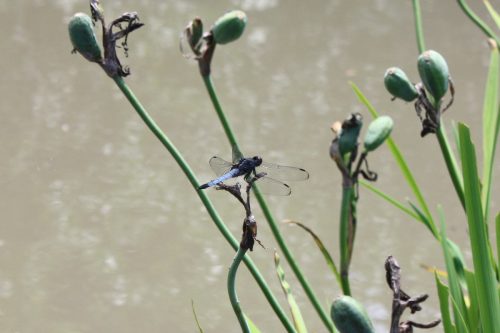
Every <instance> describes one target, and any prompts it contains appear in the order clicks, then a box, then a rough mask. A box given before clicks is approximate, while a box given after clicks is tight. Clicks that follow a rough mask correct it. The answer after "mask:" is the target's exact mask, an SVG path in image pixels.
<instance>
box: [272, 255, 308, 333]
mask: <svg viewBox="0 0 500 333" xmlns="http://www.w3.org/2000/svg"><path fill="white" fill-rule="evenodd" d="M274 265H275V267H276V274H277V275H278V279H279V281H280V285H281V288H282V289H283V292H284V293H285V296H286V300H287V302H288V306H289V307H290V312H291V313H292V319H293V322H294V324H295V328H296V329H297V333H307V328H306V324H305V323H304V318H302V313H301V312H300V308H299V305H298V304H297V302H296V301H295V297H293V294H292V289H291V288H290V284H289V283H288V282H287V281H286V279H285V271H284V270H283V268H282V267H281V265H280V256H279V255H278V252H276V251H274Z"/></svg>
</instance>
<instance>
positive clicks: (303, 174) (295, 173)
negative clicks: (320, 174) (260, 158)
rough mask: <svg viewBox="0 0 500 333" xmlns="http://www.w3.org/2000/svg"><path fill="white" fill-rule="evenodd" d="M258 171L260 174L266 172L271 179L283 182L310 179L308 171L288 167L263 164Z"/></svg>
mask: <svg viewBox="0 0 500 333" xmlns="http://www.w3.org/2000/svg"><path fill="white" fill-rule="evenodd" d="M257 170H258V172H265V173H266V174H267V175H268V176H269V177H272V178H276V179H281V180H306V179H309V173H308V172H307V171H306V170H304V169H302V168H296V167H291V166H286V165H279V164H274V163H268V162H262V164H261V165H260V166H259V167H258V168H257Z"/></svg>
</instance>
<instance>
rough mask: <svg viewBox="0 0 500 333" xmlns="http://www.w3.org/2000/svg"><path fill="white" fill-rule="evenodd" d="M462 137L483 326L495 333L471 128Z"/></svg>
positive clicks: (493, 287) (461, 129) (499, 304)
mask: <svg viewBox="0 0 500 333" xmlns="http://www.w3.org/2000/svg"><path fill="white" fill-rule="evenodd" d="M458 133H459V136H460V147H461V149H460V150H461V155H462V173H463V176H464V191H465V206H466V211H467V221H468V225H469V233H470V236H469V237H470V241H471V249H472V262H473V263H474V271H475V274H476V281H477V283H476V285H477V295H478V300H479V309H480V313H481V322H482V324H483V329H484V332H485V333H494V332H495V330H496V329H497V328H499V327H500V316H499V315H498V314H499V313H500V301H499V298H498V292H497V288H498V286H497V281H496V279H495V276H494V272H493V263H492V257H491V254H490V251H489V249H490V247H489V245H488V244H489V240H488V235H487V232H486V228H487V227H486V225H485V221H484V216H483V209H482V204H481V193H480V190H479V185H480V182H479V178H478V173H477V165H476V151H475V148H474V145H473V144H472V141H471V138H470V131H469V128H468V127H467V126H465V125H464V124H459V125H458Z"/></svg>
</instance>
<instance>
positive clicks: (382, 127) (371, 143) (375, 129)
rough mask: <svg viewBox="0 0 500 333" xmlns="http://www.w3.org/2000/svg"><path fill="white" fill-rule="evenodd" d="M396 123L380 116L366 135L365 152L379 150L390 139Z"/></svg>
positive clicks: (372, 123) (369, 127)
mask: <svg viewBox="0 0 500 333" xmlns="http://www.w3.org/2000/svg"><path fill="white" fill-rule="evenodd" d="M393 125H394V122H393V121H392V118H391V117H389V116H380V117H378V118H377V119H375V120H374V121H372V122H371V123H370V125H369V126H368V131H367V132H366V135H365V150H366V151H367V152H370V151H373V150H375V149H377V148H378V147H379V146H380V145H381V144H382V143H384V141H385V139H387V138H388V137H389V135H390V134H391V131H392V127H393Z"/></svg>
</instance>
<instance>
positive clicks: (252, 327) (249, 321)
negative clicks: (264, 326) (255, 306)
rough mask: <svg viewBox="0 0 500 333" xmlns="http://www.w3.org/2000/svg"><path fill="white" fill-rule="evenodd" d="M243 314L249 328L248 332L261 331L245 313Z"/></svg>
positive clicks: (255, 332)
mask: <svg viewBox="0 0 500 333" xmlns="http://www.w3.org/2000/svg"><path fill="white" fill-rule="evenodd" d="M244 316H245V320H246V322H247V324H248V328H249V329H250V333H261V330H259V328H258V327H257V326H256V325H255V324H254V323H253V321H251V320H250V318H248V316H247V315H245V314H244Z"/></svg>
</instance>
